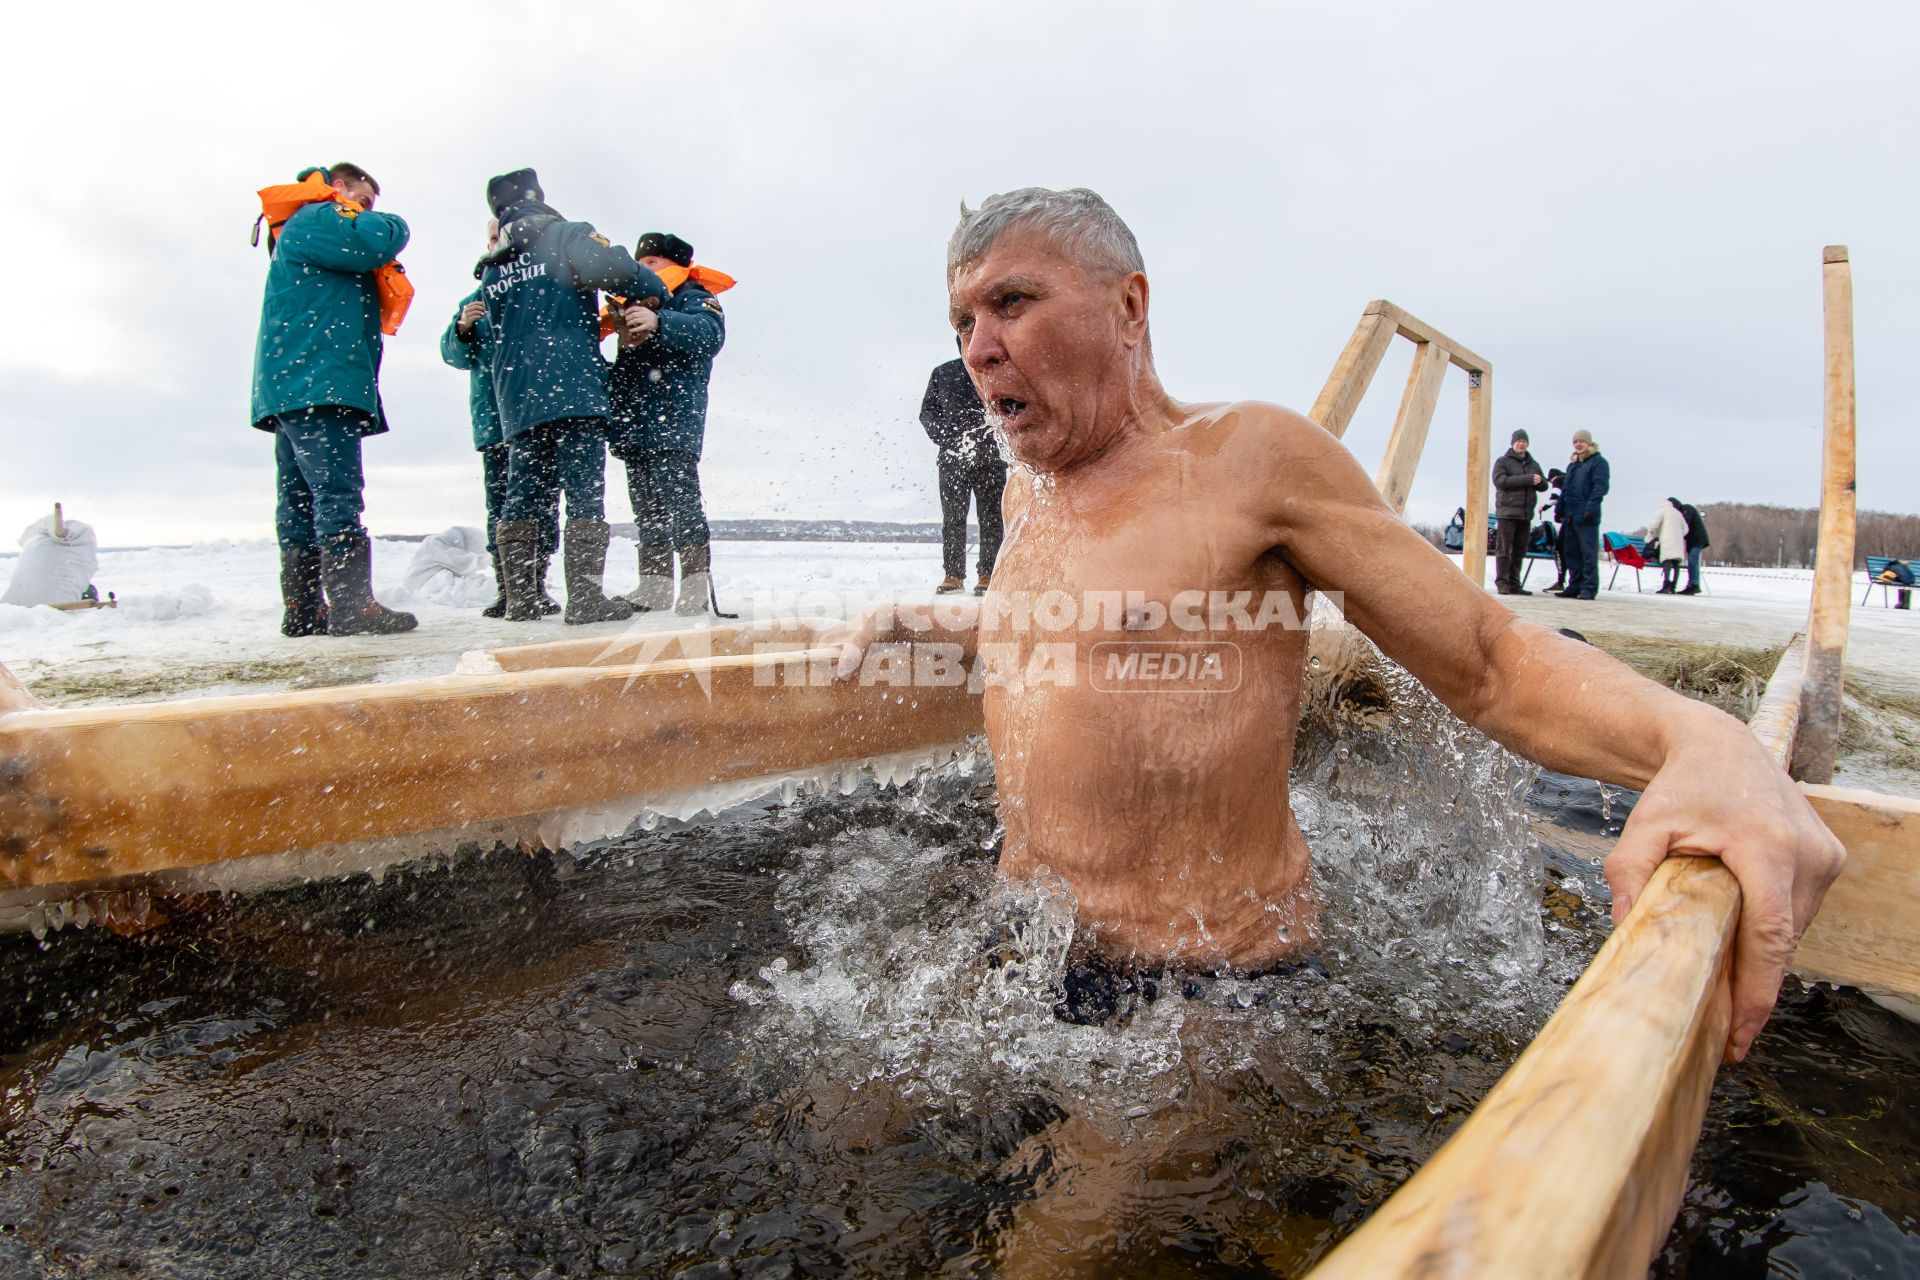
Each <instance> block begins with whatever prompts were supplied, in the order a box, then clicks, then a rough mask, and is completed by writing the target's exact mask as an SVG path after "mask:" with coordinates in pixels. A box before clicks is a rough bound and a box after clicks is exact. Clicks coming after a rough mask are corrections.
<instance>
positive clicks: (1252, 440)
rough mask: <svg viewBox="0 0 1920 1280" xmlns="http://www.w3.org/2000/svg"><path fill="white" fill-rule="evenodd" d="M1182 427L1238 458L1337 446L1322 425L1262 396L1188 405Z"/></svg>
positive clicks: (1256, 458)
mask: <svg viewBox="0 0 1920 1280" xmlns="http://www.w3.org/2000/svg"><path fill="white" fill-rule="evenodd" d="M1188 408H1189V416H1188V418H1187V419H1186V422H1185V423H1184V426H1183V429H1184V430H1186V431H1188V432H1189V433H1191V435H1192V438H1193V439H1194V441H1195V442H1196V443H1200V442H1205V443H1207V444H1209V445H1211V446H1212V447H1213V448H1214V449H1217V450H1219V451H1220V452H1221V453H1223V454H1226V455H1228V456H1230V457H1231V458H1232V459H1234V460H1235V461H1238V462H1253V461H1267V462H1272V461H1274V460H1276V455H1282V456H1293V457H1311V456H1314V455H1319V454H1324V453H1326V452H1327V451H1328V450H1329V449H1330V448H1331V449H1334V450H1339V449H1340V447H1341V446H1340V442H1339V441H1337V440H1335V439H1334V438H1333V436H1332V434H1331V433H1329V432H1328V431H1327V429H1326V428H1325V427H1322V426H1321V425H1320V424H1319V423H1317V422H1315V421H1314V420H1313V419H1311V418H1309V417H1307V416H1306V415H1305V414H1302V413H1296V412H1295V411H1294V410H1292V409H1289V408H1287V407H1286V406H1285V405H1278V404H1273V403H1270V402H1269V401H1265V400H1223V401H1218V402H1215V403H1212V404H1196V405H1191V406H1188Z"/></svg>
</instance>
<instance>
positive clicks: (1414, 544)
mask: <svg viewBox="0 0 1920 1280" xmlns="http://www.w3.org/2000/svg"><path fill="white" fill-rule="evenodd" d="M1250 412H1251V411H1250ZM1265 412H1267V413H1269V414H1270V415H1271V416H1270V418H1269V419H1268V420H1266V421H1264V422H1262V423H1260V424H1259V428H1260V429H1259V430H1258V431H1257V432H1256V435H1257V437H1258V439H1259V441H1260V445H1259V450H1258V456H1249V457H1248V459H1247V460H1246V461H1247V463H1248V465H1249V466H1250V467H1257V468H1258V469H1257V470H1250V471H1249V474H1258V475H1270V476H1275V477H1283V478H1284V479H1283V480H1282V481H1279V482H1276V483H1274V484H1272V485H1269V486H1267V487H1266V488H1265V489H1264V490H1263V491H1262V497H1261V499H1260V502H1259V505H1258V512H1259V514H1258V518H1260V519H1261V520H1263V521H1264V523H1265V525H1266V533H1267V534H1268V536H1270V537H1271V544H1270V545H1272V546H1274V547H1275V549H1276V550H1278V551H1279V552H1280V553H1281V554H1283V555H1284V556H1285V557H1286V558H1287V560H1288V561H1289V562H1290V563H1292V564H1293V566H1294V567H1295V568H1296V569H1298V570H1299V571H1300V573H1301V574H1302V576H1304V577H1305V578H1306V579H1307V581H1308V582H1309V583H1310V584H1312V585H1313V586H1314V587H1316V588H1318V589H1320V590H1322V591H1332V592H1339V593H1341V594H1342V595H1343V596H1344V600H1345V611H1346V615H1347V617H1348V618H1349V619H1350V620H1351V621H1352V622H1354V624H1355V625H1357V626H1358V627H1359V628H1360V629H1361V630H1362V631H1363V632H1365V633H1366V634H1367V635H1368V636H1370V637H1371V638H1372V639H1373V640H1374V642H1375V643H1377V644H1378V645H1379V646H1380V648H1381V651H1382V652H1384V653H1385V654H1386V655H1387V656H1388V657H1389V658H1391V659H1393V660H1394V661H1395V662H1397V663H1399V664H1400V665H1401V666H1403V667H1405V668H1406V669H1407V670H1408V671H1409V672H1411V673H1412V674H1413V675H1414V676H1415V677H1416V678H1417V679H1419V680H1420V682H1421V683H1423V684H1425V685H1426V686H1427V687H1428V688H1429V689H1431V690H1433V692H1434V694H1435V695H1436V696H1438V697H1439V698H1440V700H1441V701H1442V702H1444V703H1445V704H1446V705H1447V706H1448V707H1449V708H1451V709H1452V710H1453V712H1454V713H1455V714H1456V715H1458V716H1460V718H1461V719H1463V720H1466V721H1467V722H1469V723H1470V724H1473V725H1475V726H1476V727H1478V728H1479V729H1480V730H1481V731H1482V732H1484V733H1486V734H1487V735H1488V736H1489V737H1491V738H1493V739H1494V740H1496V741H1498V742H1500V743H1502V744H1503V745H1505V746H1507V747H1509V748H1511V749H1512V750H1514V751H1516V752H1518V753H1519V754H1521V755H1524V756H1527V757H1528V758H1529V759H1532V760H1536V761H1538V762H1539V763H1541V764H1543V765H1545V766H1547V767H1548V768H1550V769H1554V770H1557V771H1559V772H1562V773H1571V774H1577V775H1579V776H1581V777H1587V778H1598V779H1600V780H1602V781H1606V782H1613V783H1618V784H1620V785H1622V786H1628V787H1634V788H1636V789H1639V790H1641V791H1642V792H1644V795H1643V796H1642V798H1641V800H1640V802H1639V804H1638V805H1636V806H1635V808H1634V811H1633V815H1632V817H1631V818H1630V819H1629V820H1628V823H1627V827H1626V830H1625V831H1624V832H1622V834H1621V836H1620V840H1619V842H1618V843H1617V844H1616V845H1615V847H1614V851H1613V853H1612V854H1611V855H1610V856H1609V857H1608V859H1607V865H1606V869H1607V880H1608V883H1609V884H1610V885H1611V886H1612V888H1613V893H1614V916H1615V918H1616V919H1621V918H1624V917H1625V915H1626V913H1627V912H1628V911H1629V910H1631V908H1632V905H1633V901H1634V899H1635V898H1636V897H1638V896H1639V894H1640V892H1641V890H1642V889H1643V888H1645V886H1646V883H1647V880H1648V879H1649V878H1650V877H1651V876H1652V874H1653V869H1654V867H1655V866H1657V865H1658V864H1659V863H1660V862H1661V860H1663V859H1664V858H1666V857H1667V856H1668V855H1669V854H1674V853H1690V854H1701V855H1706V856H1710V857H1717V858H1720V859H1721V860H1722V861H1723V862H1725V863H1726V864H1727V866H1728V868H1729V869H1730V870H1732V871H1733V873H1734V875H1735V876H1736V877H1738V879H1739V881H1740V887H1741V917H1740V928H1739V932H1738V934H1737V935H1736V937H1735V939H1734V973H1733V984H1734V992H1733V994H1734V1007H1733V1020H1732V1024H1731V1028H1730V1033H1729V1042H1728V1052H1729V1054H1730V1056H1732V1057H1735V1058H1738V1057H1743V1056H1745V1053H1746V1051H1747V1048H1748V1047H1749V1046H1750V1045H1751V1043H1752V1041H1753V1037H1754V1036H1755V1035H1757V1034H1758V1033H1759V1030H1760V1028H1761V1026H1762V1025H1763V1024H1764V1023H1765V1021H1766V1018H1767V1014H1768V1012H1769V1011H1770V1010H1771V1009H1772V1007H1773V1002H1774V1000H1775V998H1776V997H1777V995H1778V993H1779V988H1780V983H1781V980H1782V979H1783V978H1784V976H1785V974H1786V970H1787V965H1788V962H1789V961H1790V960H1791V959H1792V955H1793V947H1794V944H1795V943H1796V942H1797V941H1798V940H1799V937H1800V934H1801V932H1802V931H1804V930H1805V928H1806V926H1807V923H1808V921H1810V920H1811V919H1812V918H1813V913H1814V912H1815V910H1817V909H1818V907H1819V904H1820V899H1821V898H1822V897H1823V896H1824V895H1825V893H1826V889H1827V886H1828V885H1829V884H1830V883H1832V881H1833V878H1834V877H1835V876H1837V875H1838V874H1839V872H1840V868H1841V866H1842V865H1843V864H1844V862H1845V857H1846V855H1845V851H1844V850H1843V849H1842V848H1841V846H1840V843H1839V841H1837V840H1835V839H1834V838H1833V836H1832V834H1831V833H1830V832H1828V831H1827V829H1826V828H1825V827H1824V826H1822V825H1821V823H1820V820H1819V819H1818V818H1817V817H1815V816H1814V813H1813V809H1812V807H1811V806H1810V805H1808V804H1807V802H1806V800H1805V799H1804V798H1803V797H1802V796H1801V795H1800V793H1799V791H1798V789H1797V788H1795V787H1794V785H1793V783H1792V781H1791V780H1790V779H1789V778H1788V777H1787V775H1786V773H1785V772H1784V771H1782V770H1781V769H1780V768H1779V767H1778V766H1777V765H1775V764H1774V763H1773V761H1772V760H1771V759H1770V758H1769V757H1768V756H1767V754H1766V753H1765V752H1764V751H1763V750H1761V748H1760V746H1759V743H1758V742H1757V741H1756V740H1755V739H1754V737H1753V736H1752V734H1750V733H1748V732H1747V730H1746V728H1745V727H1744V726H1742V725H1741V724H1740V723H1739V721H1737V720H1735V719H1733V718H1732V717H1731V716H1728V715H1726V714H1724V713H1723V712H1720V711H1717V710H1715V709H1714V708H1712V707H1709V706H1707V705H1706V704H1705V703H1700V702H1695V701H1692V700H1691V699H1688V698H1683V697H1681V696H1680V695H1679V694H1677V693H1674V692H1672V691H1671V690H1668V689H1663V688H1661V687H1660V686H1659V685H1657V684H1654V683H1653V682H1652V681H1650V680H1646V679H1643V678H1642V677H1640V676H1638V675H1636V674H1634V673H1633V672H1632V671H1631V670H1629V669H1628V668H1627V667H1626V666H1624V665H1623V664H1621V663H1619V662H1617V661H1615V660H1614V659H1612V658H1609V657H1607V656H1606V655H1605V654H1603V653H1600V652H1599V651H1597V650H1595V649H1593V648H1591V647H1589V646H1587V645H1583V644H1580V643H1579V642H1577V641H1573V640H1569V639H1566V638H1565V637H1562V636H1559V635H1555V634H1554V633H1552V632H1550V631H1547V630H1546V629H1545V628H1542V627H1537V626H1533V625H1531V624H1529V623H1525V622H1522V621H1521V620H1520V619H1519V618H1518V617H1516V616H1515V615H1514V614H1513V613H1511V612H1510V611H1509V610H1507V609H1506V608H1505V607H1504V606H1502V605H1500V604H1499V603H1497V602H1496V601H1494V600H1493V599H1492V598H1491V597H1489V596H1488V595H1487V594H1486V592H1484V591H1483V590H1481V589H1480V587H1479V586H1478V585H1477V584H1475V583H1473V582H1471V581H1469V580H1468V579H1467V578H1466V576H1465V575H1463V574H1462V573H1461V572H1460V571H1459V570H1458V569H1456V568H1454V567H1453V564H1452V563H1451V562H1450V561H1449V560H1447V559H1446V557H1444V556H1442V555H1441V554H1440V553H1439V552H1437V551H1435V550H1434V549H1433V548H1432V547H1430V546H1429V545H1428V544H1427V542H1426V540H1425V539H1423V538H1421V537H1420V536H1419V535H1418V534H1416V533H1414V532H1413V530H1412V529H1411V528H1409V527H1408V526H1407V525H1406V523H1405V522H1403V521H1402V520H1400V519H1399V518H1398V517H1397V516H1395V515H1394V513H1393V511H1392V510H1391V509H1390V508H1389V507H1388V506H1387V505H1386V503H1385V502H1384V501H1382V500H1381V498H1380V495H1379V493H1378V492H1377V491H1376V490H1375V489H1374V487H1373V485H1372V483H1371V482H1370V481H1369V480H1368V479H1367V476H1366V473H1365V472H1364V471H1362V470H1361V469H1360V466H1359V464H1358V463H1357V462H1355V461H1354V459H1353V456H1352V455H1351V454H1349V453H1348V452H1347V451H1346V450H1345V449H1344V448H1342V447H1341V445H1340V443H1339V442H1338V441H1337V440H1335V439H1334V438H1333V437H1332V436H1330V435H1328V434H1327V433H1326V432H1325V431H1323V430H1322V429H1321V428H1319V427H1317V426H1315V425H1314V424H1313V423H1311V422H1308V421H1307V420H1306V419H1304V418H1301V417H1299V416H1298V415H1296V414H1292V413H1289V412H1287V411H1285V410H1279V409H1273V410H1267V411H1265ZM1250 425H1251V424H1250ZM1409 602H1412V603H1409Z"/></svg>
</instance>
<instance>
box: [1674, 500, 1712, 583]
mask: <svg viewBox="0 0 1920 1280" xmlns="http://www.w3.org/2000/svg"><path fill="white" fill-rule="evenodd" d="M1667 501H1668V502H1671V503H1672V504H1673V505H1674V506H1676V507H1678V508H1680V514H1681V515H1682V516H1683V517H1685V519H1686V522H1687V585H1686V589H1685V590H1683V591H1681V592H1680V594H1681V595H1683V596H1697V595H1699V594H1700V553H1701V552H1702V551H1705V550H1706V549H1707V548H1708V547H1710V546H1712V545H1713V542H1712V540H1711V539H1709V538H1708V537H1707V522H1706V521H1705V520H1703V519H1701V518H1700V508H1698V507H1696V506H1694V505H1693V504H1692V503H1691V502H1682V501H1680V499H1678V498H1668V499H1667Z"/></svg>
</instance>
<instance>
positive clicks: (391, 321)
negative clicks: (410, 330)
mask: <svg viewBox="0 0 1920 1280" xmlns="http://www.w3.org/2000/svg"><path fill="white" fill-rule="evenodd" d="M327 200H333V201H336V202H338V203H340V204H342V205H345V206H346V207H347V208H349V209H351V210H353V211H354V212H355V213H364V212H365V210H363V209H362V208H361V207H360V203H359V201H357V200H349V199H347V198H346V197H345V196H343V195H341V194H340V193H339V192H338V191H335V190H334V189H333V187H332V186H331V185H329V184H328V182H327V180H326V179H325V178H323V177H322V176H320V174H319V173H318V172H317V171H316V172H314V173H310V174H308V175H307V176H306V177H305V178H303V179H302V180H301V181H299V182H283V183H281V184H279V185H278V186H272V187H262V188H260V217H258V218H255V219H254V222H253V242H254V243H255V244H259V243H260V223H261V222H262V221H265V222H266V224H267V235H268V237H269V239H270V240H271V241H272V242H274V243H278V242H279V240H280V228H282V227H284V226H286V225H287V219H289V218H291V217H292V216H293V215H294V214H296V213H298V212H300V210H302V209H304V208H306V207H307V206H308V205H310V204H319V203H322V202H323V201H327ZM373 287H374V291H375V292H376V293H377V294H378V295H379V297H380V332H382V333H384V334H386V335H387V336H388V337H389V338H391V337H393V336H394V335H395V334H396V333H399V332H400V322H401V321H402V320H405V319H406V318H407V308H408V307H410V306H412V305H413V281H411V280H409V279H407V269H406V268H405V267H403V266H401V265H400V264H399V263H398V262H389V263H387V264H386V265H385V266H383V267H375V268H374V270H373Z"/></svg>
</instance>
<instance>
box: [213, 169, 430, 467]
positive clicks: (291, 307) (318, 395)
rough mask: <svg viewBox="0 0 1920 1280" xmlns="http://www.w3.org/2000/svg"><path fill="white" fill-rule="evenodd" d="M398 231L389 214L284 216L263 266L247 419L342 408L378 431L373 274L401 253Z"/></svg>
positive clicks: (325, 208) (316, 211)
mask: <svg viewBox="0 0 1920 1280" xmlns="http://www.w3.org/2000/svg"><path fill="white" fill-rule="evenodd" d="M407 234H408V233H407V224H406V223H405V222H404V221H402V220H401V219H399V218H397V217H395V216H394V215H393V214H390V213H375V212H373V211H371V210H368V211H366V212H362V213H356V212H354V211H353V210H351V209H348V208H347V207H346V206H344V205H341V204H337V203H331V202H328V203H316V204H310V205H307V206H306V207H305V208H303V209H300V210H298V211H297V212H295V213H294V215H293V216H292V217H291V218H289V219H287V222H286V225H285V226H283V227H282V228H281V229H280V236H279V239H278V240H277V241H276V242H275V243H274V245H273V248H272V255H273V256H272V260H271V261H270V262H269V263H268V264H267V291H266V297H265V299H264V300H263V301H262V302H261V305H260V336H259V340H258V342H257V343H256V345H255V347H254V353H253V407H252V415H253V416H252V418H251V421H252V423H253V425H254V426H256V427H259V428H260V429H261V430H262V431H271V430H273V424H272V423H271V422H269V421H268V419H270V418H271V417H273V416H274V415H275V414H279V413H291V412H293V411H294V410H296V409H308V408H312V407H313V406H315V405H323V404H329V405H344V406H346V407H347V408H350V409H359V410H361V411H362V412H364V413H366V414H367V415H368V417H369V425H368V427H367V434H369V435H372V434H376V433H378V432H381V431H385V430H386V429H387V420H386V415H385V413H384V412H383V411H382V409H381V405H380V388H379V378H380V296H379V293H378V291H377V290H376V289H375V287H374V283H373V275H372V273H373V271H374V270H375V269H376V268H378V267H383V266H385V265H386V264H387V263H389V262H392V261H393V260H394V259H395V258H397V257H399V256H400V251H401V250H402V249H404V248H406V247H407Z"/></svg>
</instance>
